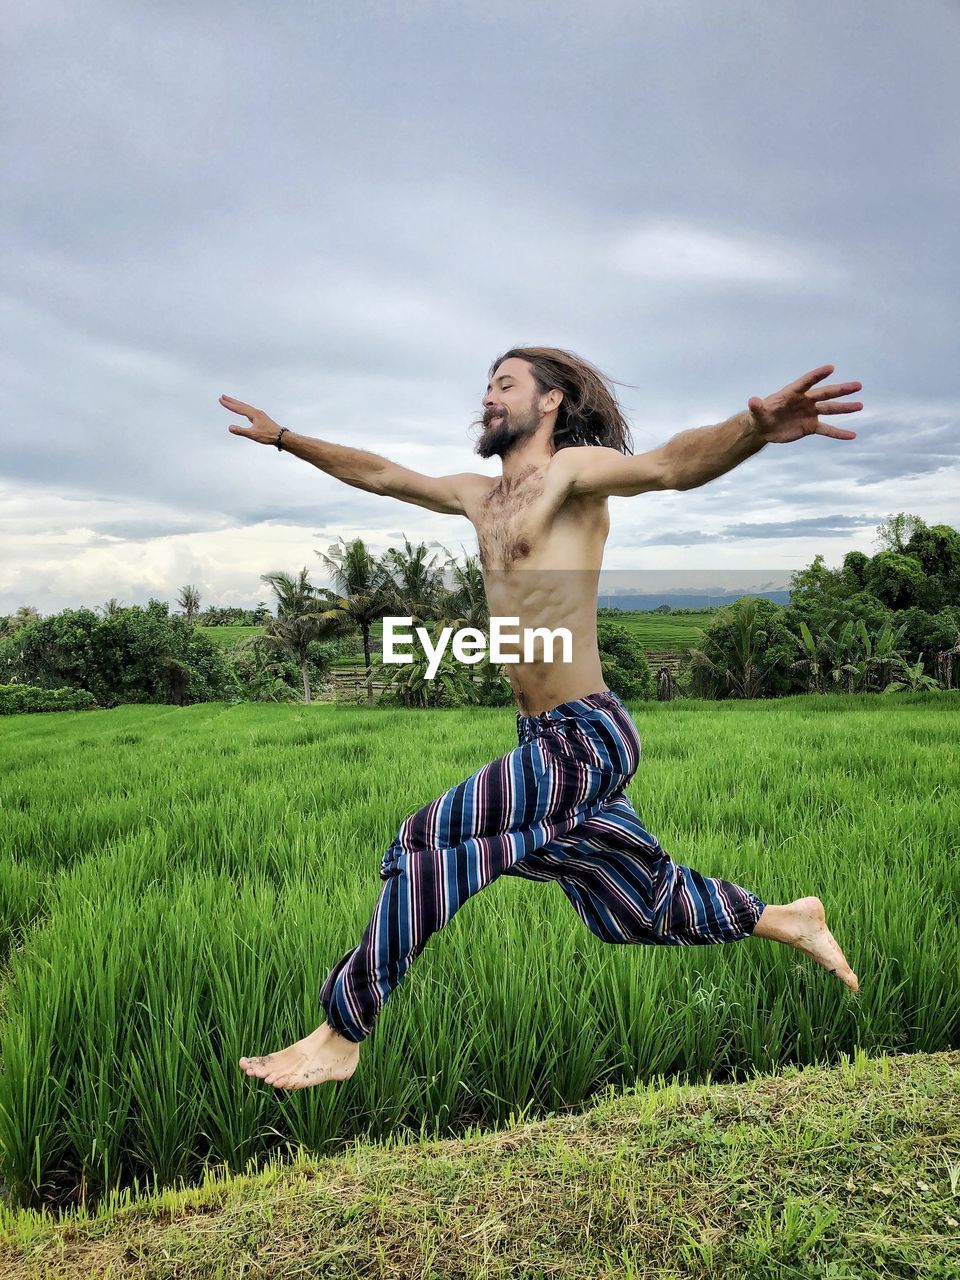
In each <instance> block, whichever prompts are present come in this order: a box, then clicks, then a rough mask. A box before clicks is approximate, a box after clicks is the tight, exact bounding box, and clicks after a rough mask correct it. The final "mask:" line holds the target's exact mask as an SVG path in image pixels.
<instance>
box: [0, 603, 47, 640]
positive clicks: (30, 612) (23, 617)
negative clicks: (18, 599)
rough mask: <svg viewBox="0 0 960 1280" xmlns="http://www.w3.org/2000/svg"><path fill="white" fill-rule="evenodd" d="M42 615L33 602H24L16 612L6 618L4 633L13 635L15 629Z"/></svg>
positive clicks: (17, 629)
mask: <svg viewBox="0 0 960 1280" xmlns="http://www.w3.org/2000/svg"><path fill="white" fill-rule="evenodd" d="M40 616H41V615H40V613H39V612H38V610H37V609H35V608H34V607H33V605H32V604H22V605H21V606H20V608H19V609H18V610H17V612H16V613H12V614H10V615H9V616H8V617H7V618H6V619H5V620H4V624H3V628H2V634H3V635H12V633H13V632H14V631H19V629H20V628H21V627H25V626H26V625H27V623H28V622H34V621H35V620H36V619H38V618H39V617H40Z"/></svg>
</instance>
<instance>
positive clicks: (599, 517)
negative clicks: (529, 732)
mask: <svg viewBox="0 0 960 1280" xmlns="http://www.w3.org/2000/svg"><path fill="white" fill-rule="evenodd" d="M564 452H569V451H568V450H562V451H561V453H564ZM558 457H560V454H555V455H554V457H553V458H551V459H550V461H549V462H548V463H547V464H546V465H545V466H543V467H534V466H531V467H529V468H527V469H526V470H525V471H522V472H521V473H520V474H518V475H517V477H516V478H515V479H514V480H513V481H512V482H510V483H505V482H504V481H503V480H502V479H492V478H491V477H490V476H483V475H477V476H475V478H474V483H473V484H472V485H470V486H469V488H468V490H467V491H465V492H464V494H463V504H464V510H465V513H466V515H467V518H468V519H469V520H470V522H471V524H472V525H473V526H474V528H475V529H476V531H477V541H478V545H479V550H480V563H481V566H482V569H483V581H484V587H485V590H486V596H487V605H488V607H489V610H490V616H491V617H510V618H517V619H518V620H519V621H518V624H517V627H516V628H511V630H517V629H518V630H519V632H520V636H521V644H520V647H519V652H520V656H521V659H522V657H523V644H522V638H523V634H524V631H525V630H526V629H527V628H533V627H545V628H548V629H549V630H551V631H553V630H555V629H556V628H558V627H566V628H567V629H568V630H569V631H570V633H571V636H572V661H571V662H569V663H565V662H563V661H562V660H561V658H562V651H561V647H560V645H559V644H556V645H555V646H554V650H553V653H554V657H553V661H552V662H547V661H545V660H544V649H543V647H542V645H543V642H542V641H540V640H537V641H536V647H535V651H534V654H533V660H532V661H530V662H524V661H520V662H517V663H505V664H504V671H505V673H506V675H507V677H508V678H509V680H510V683H511V685H512V687H513V691H514V695H515V698H516V702H517V707H518V710H519V711H520V712H521V714H523V715H535V714H537V713H539V712H540V711H546V710H548V709H549V708H550V707H554V706H556V705H558V704H559V703H561V702H566V701H569V700H571V699H573V698H580V697H584V696H585V695H587V694H589V693H597V692H599V691H600V690H601V689H604V688H606V681H605V680H604V678H603V669H602V667H601V665H600V658H599V654H598V652H597V584H598V581H599V576H600V566H601V564H602V561H603V548H604V545H605V543H606V539H607V534H608V532H609V529H610V514H609V510H608V508H607V499H606V498H605V497H595V496H592V495H591V496H589V497H581V496H570V495H569V493H568V484H567V482H566V481H565V479H564V476H565V474H566V475H568V474H569V467H570V465H571V463H572V459H563V461H562V462H561V463H559V464H557V458H558ZM555 464H556V465H555ZM505 647H506V646H505Z"/></svg>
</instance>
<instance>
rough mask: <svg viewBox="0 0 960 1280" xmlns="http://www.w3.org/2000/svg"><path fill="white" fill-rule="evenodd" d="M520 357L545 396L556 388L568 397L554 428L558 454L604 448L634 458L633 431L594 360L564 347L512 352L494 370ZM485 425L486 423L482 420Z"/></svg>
mask: <svg viewBox="0 0 960 1280" xmlns="http://www.w3.org/2000/svg"><path fill="white" fill-rule="evenodd" d="M513 356H516V357H518V358H519V359H520V360H526V361H527V363H528V364H529V365H530V366H531V370H530V371H531V373H532V374H533V379H534V382H535V383H536V384H537V391H538V393H539V394H540V395H542V396H543V395H546V393H547V392H548V391H551V390H552V389H553V388H554V387H556V388H557V389H558V390H560V391H562V392H563V399H562V400H561V402H560V407H559V408H558V409H557V420H556V423H555V424H554V428H553V441H552V443H553V449H554V452H555V453H556V452H557V451H558V450H560V449H569V448H570V447H571V446H574V445H584V444H599V445H605V446H606V447H607V448H608V449H617V450H619V451H620V453H626V454H632V453H633V440H632V437H631V435H630V428H629V426H628V425H627V420H626V418H624V416H623V412H622V410H621V408H620V405H619V404H618V403H617V397H616V395H615V394H614V392H613V391H612V390H611V389H610V386H609V383H611V382H613V381H614V379H612V378H607V377H605V376H604V375H603V374H602V373H601V372H600V370H599V369H597V368H595V367H594V366H593V365H592V364H590V363H589V361H587V360H584V359H582V357H580V356H578V355H575V354H574V353H573V352H572V351H563V350H561V349H559V348H558V347H511V348H510V350H509V351H505V352H504V353H503V355H501V356H497V358H496V360H494V362H493V364H492V365H491V366H490V371H489V374H488V377H489V378H490V379H491V380H492V379H493V375H494V374H495V373H496V371H497V369H498V368H499V366H500V365H501V364H503V362H504V360H509V359H510V358H511V357H513ZM481 422H482V419H481Z"/></svg>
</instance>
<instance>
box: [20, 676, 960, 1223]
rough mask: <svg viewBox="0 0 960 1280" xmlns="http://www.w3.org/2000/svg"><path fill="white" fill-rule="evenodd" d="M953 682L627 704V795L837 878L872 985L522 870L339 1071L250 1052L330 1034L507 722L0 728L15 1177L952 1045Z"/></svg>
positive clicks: (836, 927)
mask: <svg viewBox="0 0 960 1280" xmlns="http://www.w3.org/2000/svg"><path fill="white" fill-rule="evenodd" d="M958 708H960V702H958V698H957V695H956V694H952V695H951V694H947V693H940V694H936V693H930V694H907V695H898V696H896V697H878V696H869V695H859V696H829V697H826V696H824V697H816V696H808V697H801V698H791V699H789V700H780V701H762V702H749V703H736V702H724V703H708V702H699V701H688V702H687V701H683V702H673V703H664V704H660V703H637V704H633V706H632V710H633V713H634V719H635V721H636V724H637V727H638V729H639V731H640V734H641V737H642V739H643V744H644V755H643V759H642V760H641V764H640V768H639V770H638V771H637V774H636V776H635V777H634V779H633V780H632V782H631V784H630V786H629V788H628V792H629V794H630V797H631V799H632V800H633V802H634V805H635V807H636V809H637V812H638V813H639V814H640V817H641V820H642V821H643V822H644V825H645V826H646V827H647V829H648V830H650V831H651V832H653V833H655V834H656V835H657V836H658V837H659V839H660V841H661V843H662V844H663V846H664V848H665V849H666V850H667V851H668V852H669V853H670V854H671V855H672V856H673V857H674V859H675V860H677V861H679V862H682V863H684V864H686V865H690V866H694V867H696V868H697V869H698V870H700V871H702V872H704V873H705V874H708V875H720V876H723V877H724V878H726V879H731V880H734V881H735V882H737V883H738V884H742V885H744V886H746V887H748V888H750V889H752V890H753V891H754V892H756V893H757V894H759V895H760V897H761V898H763V899H764V901H767V902H785V901H790V900H792V899H793V898H796V897H799V896H804V895H807V894H814V893H815V894H817V895H818V896H819V897H820V898H821V899H822V900H823V902H824V905H825V907H826V910H827V920H828V923H829V924H830V926H831V928H832V929H833V931H834V932H835V934H836V935H837V938H838V941H839V942H840V944H841V946H842V947H843V948H844V950H845V952H846V954H847V957H848V959H849V960H850V963H851V965H852V966H853V968H854V969H855V970H856V972H857V974H858V975H859V978H860V984H861V991H860V995H859V996H858V997H852V996H851V995H850V994H849V993H848V992H847V991H846V989H845V988H843V987H842V986H841V984H839V983H838V982H837V981H836V980H835V979H832V978H830V976H829V975H828V974H826V973H825V972H824V971H823V970H822V969H820V968H819V967H818V966H816V965H814V964H813V962H811V961H809V960H808V959H807V958H806V957H805V956H802V955H801V954H800V953H799V952H796V951H794V950H791V949H789V948H786V947H784V946H782V945H780V944H777V943H774V942H771V941H768V940H755V941H754V940H745V941H743V942H740V943H736V944H730V945H727V946H713V947H670V948H667V947H643V946H610V945H606V944H604V943H603V942H601V941H600V940H599V939H598V938H596V937H594V936H593V935H592V934H591V933H590V932H589V931H588V930H587V929H586V928H585V927H584V926H583V924H582V923H581V921H580V920H579V919H578V918H577V917H576V915H575V914H574V913H573V911H572V909H571V907H570V905H569V904H568V902H567V900H566V898H565V897H564V895H563V893H562V890H561V889H560V887H559V886H558V885H545V884H534V883H531V882H528V881H523V880H520V879H515V878H511V877H505V878H502V879H501V880H499V881H498V882H497V883H495V884H494V885H491V886H490V887H489V888H487V889H486V890H484V892H483V893H481V894H480V895H478V896H477V897H476V898H475V899H474V900H472V901H471V902H470V903H468V904H467V905H466V906H465V907H464V908H463V909H462V910H461V911H460V912H459V913H458V914H457V916H456V917H455V919H454V920H453V921H452V922H451V924H450V925H449V926H448V928H447V929H445V930H443V931H442V932H441V933H439V934H437V935H435V936H434V937H433V938H432V939H431V940H430V942H429V943H428V946H427V949H426V951H425V952H424V954H423V955H422V956H421V957H419V959H418V960H417V961H416V962H415V964H414V965H413V966H412V968H411V970H410V973H409V974H408V976H407V978H406V980H405V981H404V982H403V983H402V984H401V986H400V987H399V988H398V989H397V990H396V991H395V992H394V993H393V994H392V995H391V997H390V999H389V1000H388V1001H387V1004H386V1005H385V1007H384V1010H383V1013H382V1014H381V1016H380V1019H379V1021H378V1024H377V1027H376V1030H375V1031H374V1034H373V1036H371V1037H370V1039H369V1040H368V1041H367V1042H366V1043H365V1045H364V1048H363V1050H362V1052H361V1058H360V1066H359V1068H358V1070H357V1072H356V1074H355V1075H354V1076H353V1077H352V1079H351V1080H350V1081H348V1082H345V1083H344V1084H338V1085H332V1086H322V1087H320V1088H315V1089H308V1090H305V1091H303V1092H298V1093H291V1094H286V1093H282V1092H277V1091H274V1090H272V1089H270V1088H269V1087H265V1086H263V1085H262V1084H259V1083H258V1082H256V1081H254V1080H251V1079H250V1078H249V1077H247V1076H246V1075H244V1073H243V1072H241V1071H240V1069H239V1067H238V1065H237V1059H238V1058H239V1057H240V1056H241V1055H243V1054H251V1053H263V1052H269V1051H270V1050H272V1049H277V1048H281V1047H283V1046H284V1045H286V1044H288V1043H290V1042H291V1041H293V1040H295V1039H298V1038H299V1037H300V1036H302V1035H303V1034H305V1033H306V1031H308V1030H311V1029H312V1028H313V1027H314V1026H316V1025H317V1024H318V1022H320V1021H321V1020H322V1016H323V1015H322V1011H321V1010H320V1009H319V1006H318V1004H317V992H318V990H319V987H320V984H321V982H322V981H323V978H324V977H325V976H326V974H327V972H328V971H329V969H330V968H331V967H332V965H333V964H334V963H335V962H336V961H337V960H338V959H339V958H340V956H341V955H342V954H343V953H344V952H345V951H347V950H349V949H350V948H351V947H352V946H354V945H355V943H356V942H357V940H358V939H359V937H360V934H361V932H362V930H363V927H364V925H365V924H366V921H367V919H368V917H369V914H370V912H371V910H372V908H373V905H374V902H375V901H376V897H377V895H378V893H379V891H380V886H381V882H380V881H379V879H378V876H377V868H378V865H379V861H380V857H381V855H382V853H383V850H384V849H385V848H386V847H387V845H388V844H389V843H390V841H391V840H392V839H393V836H394V835H395V833H396V830H397V828H398V826H399V825H400V823H401V822H402V820H403V819H404V818H405V817H406V816H407V815H408V814H409V813H411V812H412V811H414V810H415V809H416V808H418V807H419V806H420V805H422V804H425V803H427V802H429V801H431V800H432V799H434V798H435V797H436V796H437V795H439V794H440V793H441V792H442V791H443V790H445V789H446V788H448V787H450V786H452V785H454V784H455V783H457V782H459V781H461V780H462V779H463V778H465V777H466V776H468V775H469V774H470V773H472V772H473V771H474V770H475V769H476V768H478V767H479V766H480V765H482V764H484V763H485V762H487V761H488V760H490V759H492V758H493V757H495V756H497V755H500V754H502V753H504V752H505V751H508V750H510V749H511V748H512V746H514V745H515V742H516V736H515V730H514V722H513V716H512V713H510V712H509V711H504V710H503V709H492V708H474V709H471V710H469V711H466V710H459V709H458V710H454V709H451V710H441V711H437V710H434V711H427V712H412V711H401V710H389V709H378V708H376V707H364V706H360V707H346V706H332V705H330V704H314V705H312V706H302V705H296V706H277V705H271V704H236V705H226V704H222V703H215V704H211V703H207V704H199V705H196V706H191V707H182V708H181V707H168V706H149V707H145V706H121V707H117V708H115V709H113V710H109V711H107V710H104V711H90V712H64V713H52V714H44V715H34V716H11V717H5V718H4V720H3V721H2V722H0V812H2V824H0V855H2V856H0V951H2V957H3V966H4V967H3V976H2V985H0V1054H2V1062H3V1075H2V1079H0V1178H2V1180H3V1183H4V1184H5V1190H6V1194H7V1195H8V1196H9V1198H10V1199H11V1200H12V1201H13V1202H14V1203H17V1204H25V1205H26V1204H34V1205H36V1204H40V1203H47V1204H51V1205H54V1204H59V1205H66V1204H73V1203H76V1202H77V1201H83V1202H87V1201H88V1200H89V1201H93V1202H95V1201H96V1199H97V1198H98V1197H99V1196H101V1195H103V1193H104V1192H106V1191H107V1190H109V1189H111V1188H117V1187H126V1186H130V1185H132V1184H136V1185H139V1186H140V1187H141V1188H143V1187H150V1186H154V1187H157V1186H161V1187H162V1186H166V1185H173V1184H174V1183H175V1182H176V1181H177V1180H182V1181H192V1180H195V1179H197V1178H199V1177H201V1176H202V1174H203V1171H204V1169H205V1168H206V1167H208V1166H209V1165H212V1164H217V1165H220V1164H223V1165H226V1166H227V1167H228V1168H231V1169H237V1170H239V1169H242V1168H244V1167H246V1165H247V1163H248V1161H250V1160H251V1159H253V1160H261V1159H263V1160H266V1159H267V1158H269V1157H270V1156H272V1155H275V1154H277V1153H278V1152H282V1151H284V1150H287V1149H289V1150H293V1149H296V1148H298V1147H303V1148H306V1149H308V1150H311V1151H314V1152H316V1153H318V1154H329V1153H331V1152H333V1151H335V1150H338V1149H340V1148H342V1147H343V1145H344V1144H346V1143H350V1142H352V1141H353V1139H354V1138H356V1137H372V1138H381V1137H384V1136H386V1135H389V1134H397V1133H403V1132H408V1131H409V1132H414V1133H418V1134H428V1135H432V1136H434V1137H438V1138H439V1137H445V1136H451V1135H456V1134H459V1133H462V1132H464V1131H466V1130H468V1129H469V1128H470V1127H471V1126H478V1125H479V1126H485V1127H497V1126H500V1125H503V1124H507V1123H510V1122H511V1117H515V1116H516V1115H517V1114H518V1113H520V1112H522V1113H523V1114H525V1115H526V1116H528V1117H537V1116H541V1115H545V1114H547V1113H548V1112H564V1111H568V1110H578V1109H580V1108H582V1107H583V1106H584V1105H585V1104H586V1103H587V1102H588V1100H589V1099H590V1098H591V1097H593V1096H594V1095H596V1094H598V1093H602V1092H603V1091H605V1090H607V1089H609V1088H610V1087H614V1088H623V1087H629V1086H631V1085H633V1084H634V1083H635V1082H637V1081H646V1080H650V1079H652V1078H654V1077H656V1076H658V1075H664V1076H667V1077H670V1076H675V1077H676V1078H677V1079H679V1080H682V1081H689V1082H696V1081H699V1080H703V1079H705V1078H706V1077H707V1075H708V1074H709V1076H710V1078H711V1079H712V1080H714V1081H716V1080H723V1079H729V1080H733V1079H738V1078H742V1077H746V1076H748V1075H752V1074H753V1073H755V1072H757V1071H763V1072H768V1071H774V1070H777V1069H779V1068H781V1067H783V1066H786V1065H788V1064H795V1065H805V1064H813V1063H819V1062H824V1063H832V1062H836V1061H837V1060H838V1059H839V1057H840V1055H841V1053H846V1054H851V1053H853V1052H855V1051H856V1050H858V1049H859V1050H862V1051H863V1052H866V1053H882V1052H904V1053H907V1052H933V1051H936V1050H942V1049H949V1048H956V1047H957V1046H958V1040H960V1034H958V1033H960V981H958V979H960V960H958V957H960V923H958V921H960V892H958V884H960V881H958V876H957V870H956V867H957V855H958V853H960V836H958V831H960V821H958V820H960V799H958V797H960V790H958V786H957V784H958V782H960V752H958V751H957V738H958V733H957V726H958V723H960V722H958V719H957V712H958Z"/></svg>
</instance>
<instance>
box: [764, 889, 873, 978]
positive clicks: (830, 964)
mask: <svg viewBox="0 0 960 1280" xmlns="http://www.w3.org/2000/svg"><path fill="white" fill-rule="evenodd" d="M781 910H782V911H783V912H784V913H785V914H784V924H785V925H786V928H785V929H784V930H783V932H781V933H780V935H779V936H780V939H781V941H783V942H787V943H789V944H790V946H792V947H796V948H797V949H798V950H799V951H803V952H805V953H806V955H808V956H810V957H812V958H813V959H814V960H816V962H817V964H820V965H823V967H824V969H828V970H829V971H830V973H834V974H836V976H837V977H838V978H839V979H840V981H841V982H842V983H844V984H845V985H846V986H848V987H849V988H850V990H851V991H859V990H860V983H859V980H858V979H857V975H856V974H855V973H854V972H853V970H852V969H851V968H850V966H849V965H848V964H847V958H846V956H845V955H844V954H843V952H842V951H841V950H840V947H839V946H838V945H837V940H836V938H835V937H834V936H833V934H832V933H831V932H830V930H829V929H828V928H827V922H826V916H825V915H824V911H823V903H822V902H821V901H820V899H819V898H798V899H797V900H796V902H791V903H790V905H789V906H787V907H783V908H781Z"/></svg>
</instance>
